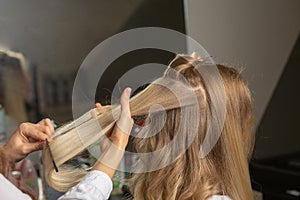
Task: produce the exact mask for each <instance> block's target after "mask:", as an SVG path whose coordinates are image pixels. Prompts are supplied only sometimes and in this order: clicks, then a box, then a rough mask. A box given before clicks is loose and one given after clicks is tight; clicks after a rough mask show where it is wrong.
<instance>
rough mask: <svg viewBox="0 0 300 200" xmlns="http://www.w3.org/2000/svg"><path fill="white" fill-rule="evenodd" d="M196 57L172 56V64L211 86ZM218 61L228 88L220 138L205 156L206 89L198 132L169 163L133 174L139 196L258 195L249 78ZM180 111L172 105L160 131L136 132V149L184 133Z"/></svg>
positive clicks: (154, 145)
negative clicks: (145, 134)
mask: <svg viewBox="0 0 300 200" xmlns="http://www.w3.org/2000/svg"><path fill="white" fill-rule="evenodd" d="M194 62H195V59H194V58H191V57H188V56H185V57H184V58H182V57H180V56H179V57H177V58H176V59H175V60H173V62H172V63H171V67H172V68H174V69H176V70H177V71H178V72H179V73H181V74H183V75H184V76H185V77H186V78H187V79H188V80H189V82H190V83H191V85H192V86H194V87H199V86H200V87H202V88H204V91H207V90H206V85H205V83H204V82H203V80H202V78H201V75H200V74H199V73H198V72H197V71H196V70H195V68H194V64H193V63H194ZM217 67H218V70H219V72H220V74H221V76H222V78H223V81H224V85H225V91H226V94H227V101H226V102H227V106H226V110H227V113H226V119H225V124H224V128H223V131H222V133H221V136H220V138H219V140H218V142H217V143H216V145H215V146H214V148H213V149H212V150H211V152H210V153H209V154H208V155H207V156H205V157H204V158H200V156H199V151H200V147H201V144H202V143H203V138H204V137H205V133H206V130H207V128H208V125H209V119H208V116H209V113H210V100H209V94H208V93H207V92H206V94H205V95H204V96H207V97H208V98H200V99H199V102H200V103H199V106H200V111H201V112H200V122H199V124H200V126H199V131H198V137H197V138H195V140H194V141H193V142H192V143H191V145H190V146H189V148H188V149H187V150H186V152H185V153H184V154H183V155H181V156H180V157H179V158H178V159H177V160H176V161H174V162H173V163H172V164H170V165H169V166H167V167H165V168H162V169H159V170H156V171H153V172H147V173H137V174H134V175H133V178H132V180H131V182H130V183H131V184H130V189H131V191H132V192H133V196H134V197H135V198H136V199H149V200H155V199H171V200H172V199H174V200H175V199H180V200H183V199H209V198H210V197H211V196H212V195H216V194H221V195H222V194H225V195H227V196H229V197H230V198H231V199H253V195H252V189H251V183H250V176H249V170H248V162H247V161H248V160H247V159H248V158H250V155H251V152H252V148H253V141H254V134H253V133H252V130H251V129H252V121H253V113H252V103H251V95H250V92H249V89H248V87H247V85H246V83H245V81H244V79H243V78H242V77H241V75H240V74H239V73H238V72H237V71H236V70H235V69H233V68H229V67H226V66H224V65H217ZM180 112H182V109H180V108H176V109H173V110H169V111H167V115H168V117H167V122H166V125H165V126H164V128H163V129H162V130H161V131H160V132H159V133H158V134H157V135H156V136H154V137H151V138H139V137H136V138H135V139H134V144H135V149H136V152H149V151H154V150H155V149H157V148H161V147H163V146H165V145H166V144H168V143H169V142H170V141H171V140H172V138H174V135H173V134H175V133H177V134H179V133H178V131H177V130H176V128H177V127H178V126H177V125H178V123H179V120H180V119H179V116H180ZM155 117H156V118H157V119H156V120H155V121H160V120H162V119H159V118H160V115H156V116H155ZM187 125H190V126H192V124H187ZM151 126H154V127H155V126H156V124H155V123H151ZM151 128H153V127H150V128H149V129H150V130H151ZM141 134H143V131H141ZM171 153H172V152H170V154H171ZM168 156H169V155H168V154H166V155H165V157H168ZM148 162H149V163H151V162H152V161H151V160H148Z"/></svg>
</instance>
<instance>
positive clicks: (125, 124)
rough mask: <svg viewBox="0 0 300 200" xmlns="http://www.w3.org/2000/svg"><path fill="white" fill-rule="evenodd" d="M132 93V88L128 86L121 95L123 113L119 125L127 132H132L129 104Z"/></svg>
mask: <svg viewBox="0 0 300 200" xmlns="http://www.w3.org/2000/svg"><path fill="white" fill-rule="evenodd" d="M130 93H131V88H126V89H125V90H124V91H123V93H122V95H121V114H120V118H119V120H118V122H117V125H118V127H119V128H120V129H121V130H122V131H123V132H124V133H127V134H129V133H130V131H131V129H132V126H133V119H132V118H131V113H130V105H129V99H130Z"/></svg>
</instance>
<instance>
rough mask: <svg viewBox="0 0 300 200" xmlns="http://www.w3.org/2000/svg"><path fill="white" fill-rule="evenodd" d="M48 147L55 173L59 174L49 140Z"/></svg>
mask: <svg viewBox="0 0 300 200" xmlns="http://www.w3.org/2000/svg"><path fill="white" fill-rule="evenodd" d="M46 145H47V147H48V149H49V154H50V158H51V160H52V164H53V167H54V169H55V171H56V172H58V168H57V166H56V164H55V161H54V159H53V155H52V151H51V149H50V146H49V142H48V139H46Z"/></svg>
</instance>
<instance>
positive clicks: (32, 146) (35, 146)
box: [24, 142, 43, 154]
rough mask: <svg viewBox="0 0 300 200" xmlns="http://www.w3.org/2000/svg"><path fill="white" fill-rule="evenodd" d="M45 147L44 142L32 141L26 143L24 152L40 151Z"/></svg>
mask: <svg viewBox="0 0 300 200" xmlns="http://www.w3.org/2000/svg"><path fill="white" fill-rule="evenodd" d="M42 149H43V142H32V143H26V144H24V153H25V154H29V153H31V152H33V151H38V150H42Z"/></svg>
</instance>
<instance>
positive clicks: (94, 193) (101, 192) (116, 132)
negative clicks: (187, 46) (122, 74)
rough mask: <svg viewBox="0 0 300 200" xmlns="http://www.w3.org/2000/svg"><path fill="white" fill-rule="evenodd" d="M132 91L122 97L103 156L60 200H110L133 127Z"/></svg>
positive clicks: (125, 91)
mask: <svg viewBox="0 0 300 200" xmlns="http://www.w3.org/2000/svg"><path fill="white" fill-rule="evenodd" d="M130 93H131V89H130V88H126V89H125V90H124V92H123V93H122V95H121V113H120V117H119V120H118V121H117V123H116V125H115V127H114V129H113V131H112V133H111V134H110V136H108V138H106V140H104V141H102V142H104V143H105V144H104V145H103V144H101V145H102V147H103V146H105V147H104V148H103V149H102V150H104V151H102V154H101V156H100V158H99V159H98V161H97V162H96V163H95V165H94V166H93V168H92V171H90V172H89V173H88V174H87V175H86V176H85V177H84V178H83V179H82V180H81V181H80V183H79V184H77V185H76V186H74V187H73V188H71V189H70V190H69V191H68V192H67V193H66V194H65V195H63V196H62V197H60V198H59V200H66V199H68V200H69V199H89V200H105V199H108V198H109V196H110V193H111V191H112V189H113V186H112V180H111V179H112V177H113V175H114V173H115V171H116V169H117V167H118V165H119V164H120V161H121V160H122V158H123V155H124V152H125V148H126V145H127V143H128V138H129V134H130V131H131V129H132V126H133V119H132V118H131V113H130V107H129V98H130ZM96 108H97V109H98V111H99V112H100V113H103V111H104V110H105V108H104V107H102V106H101V105H100V104H96Z"/></svg>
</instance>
